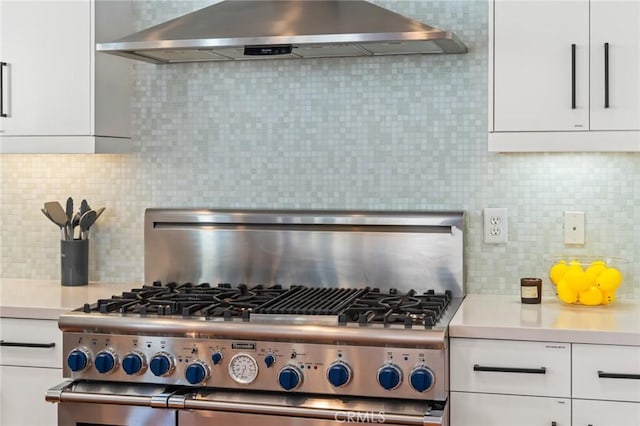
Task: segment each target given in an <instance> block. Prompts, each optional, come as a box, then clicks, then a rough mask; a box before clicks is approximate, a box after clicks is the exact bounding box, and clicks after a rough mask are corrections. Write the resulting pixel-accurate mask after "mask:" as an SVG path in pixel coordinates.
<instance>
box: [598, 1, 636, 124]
mask: <svg viewBox="0 0 640 426" xmlns="http://www.w3.org/2000/svg"><path fill="white" fill-rule="evenodd" d="M605 43H607V44H608V81H605V66H606V64H607V59H606V58H605ZM607 85H608V95H609V99H608V101H609V102H608V106H605V90H606V87H607ZM638 129H640V2H639V1H628V0H627V1H623V0H615V1H612V0H592V1H591V130H638Z"/></svg>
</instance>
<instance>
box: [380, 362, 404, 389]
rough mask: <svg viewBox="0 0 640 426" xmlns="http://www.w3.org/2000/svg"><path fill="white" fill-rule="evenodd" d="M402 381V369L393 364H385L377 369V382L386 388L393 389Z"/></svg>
mask: <svg viewBox="0 0 640 426" xmlns="http://www.w3.org/2000/svg"><path fill="white" fill-rule="evenodd" d="M401 381H402V371H400V369H399V368H398V367H396V366H395V365H393V364H387V365H385V366H384V367H382V368H381V369H380V370H378V383H379V384H380V386H382V387H383V388H384V389H386V390H393V389H395V388H397V387H398V386H399V385H400V382H401Z"/></svg>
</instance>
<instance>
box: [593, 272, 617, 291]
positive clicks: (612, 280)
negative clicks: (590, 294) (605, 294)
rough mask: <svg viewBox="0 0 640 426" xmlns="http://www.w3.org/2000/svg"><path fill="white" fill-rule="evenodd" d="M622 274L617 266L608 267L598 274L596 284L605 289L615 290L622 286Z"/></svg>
mask: <svg viewBox="0 0 640 426" xmlns="http://www.w3.org/2000/svg"><path fill="white" fill-rule="evenodd" d="M621 282H622V274H621V273H620V271H618V270H617V269H616V268H607V269H605V270H604V271H602V273H601V274H600V275H599V276H598V279H597V281H596V284H597V286H598V287H600V289H601V290H603V291H615V290H616V289H617V288H618V287H620V283H621Z"/></svg>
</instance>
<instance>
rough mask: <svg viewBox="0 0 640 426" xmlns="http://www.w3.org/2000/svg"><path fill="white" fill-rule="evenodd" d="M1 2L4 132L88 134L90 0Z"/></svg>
mask: <svg viewBox="0 0 640 426" xmlns="http://www.w3.org/2000/svg"><path fill="white" fill-rule="evenodd" d="M0 1H1V2H2V6H1V7H2V14H1V15H0V18H1V22H0V32H1V34H0V43H2V46H1V48H0V50H1V55H2V57H1V58H0V60H1V61H3V62H6V63H7V66H6V67H5V69H4V74H5V75H4V80H5V81H4V90H3V92H6V93H3V95H5V96H4V97H5V103H4V109H5V112H6V113H7V114H8V117H6V118H5V117H3V118H1V119H0V121H2V132H3V134H4V135H31V136H40V135H88V134H90V133H91V127H92V123H91V118H90V117H91V110H92V108H91V101H90V99H91V98H90V94H91V79H90V75H91V55H92V52H93V49H92V46H91V40H90V34H91V33H90V20H91V13H90V12H91V8H90V3H89V1H86V0H82V1H71V0H70V1H31V0H25V1H7V0H0Z"/></svg>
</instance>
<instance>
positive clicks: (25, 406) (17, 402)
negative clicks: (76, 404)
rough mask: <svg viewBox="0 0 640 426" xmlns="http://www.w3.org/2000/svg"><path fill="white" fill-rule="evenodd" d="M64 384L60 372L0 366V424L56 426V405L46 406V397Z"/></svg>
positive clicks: (49, 404) (55, 369) (53, 369)
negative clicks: (55, 387) (57, 386)
mask: <svg viewBox="0 0 640 426" xmlns="http://www.w3.org/2000/svg"><path fill="white" fill-rule="evenodd" d="M61 381H62V370H61V369H59V368H35V367H10V366H0V424H1V425H2V426H54V425H56V424H57V414H56V408H57V407H56V404H52V403H50V402H46V401H45V400H44V396H45V393H46V392H47V389H49V388H51V387H53V386H55V385H57V384H58V383H60V382H61Z"/></svg>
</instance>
